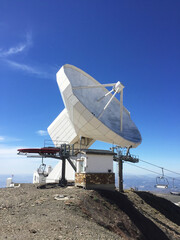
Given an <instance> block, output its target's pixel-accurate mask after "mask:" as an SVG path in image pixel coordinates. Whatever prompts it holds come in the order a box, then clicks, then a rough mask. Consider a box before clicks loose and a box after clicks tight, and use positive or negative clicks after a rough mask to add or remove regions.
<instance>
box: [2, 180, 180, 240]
mask: <svg viewBox="0 0 180 240" xmlns="http://www.w3.org/2000/svg"><path fill="white" fill-rule="evenodd" d="M164 201H165V202H164ZM0 223H1V224H0V240H4V239H12V240H15V239H17V240H21V239H23V240H24V239H26V240H29V239H32V240H36V239H40V240H43V239H52V240H58V239H63V240H66V239H74V240H75V239H78V240H84V239H87V240H88V239H90V240H92V239H93V240H94V239H108V240H111V239H149V240H152V239H153V240H155V239H158V240H159V239H162V240H166V239H172V240H173V239H180V208H179V207H177V206H175V204H173V203H171V202H169V201H167V200H165V199H162V198H159V197H157V196H155V195H152V194H150V193H146V192H131V191H129V192H125V193H124V194H120V193H118V192H108V191H93V190H84V189H82V188H75V187H73V186H69V187H66V188H61V187H59V186H57V185H54V186H52V185H47V186H44V187H43V186H38V185H33V184H22V185H21V186H20V187H19V188H14V189H10V188H8V189H7V188H5V189H0Z"/></svg>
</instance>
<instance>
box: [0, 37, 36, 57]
mask: <svg viewBox="0 0 180 240" xmlns="http://www.w3.org/2000/svg"><path fill="white" fill-rule="evenodd" d="M31 44H32V36H31V34H30V33H27V34H26V42H25V43H20V44H18V45H17V46H15V47H10V48H9V49H7V50H3V49H2V48H1V49H0V57H1V58H3V57H5V58H6V57H9V56H11V55H15V54H18V53H21V52H23V51H24V50H25V49H27V48H28V47H30V46H31Z"/></svg>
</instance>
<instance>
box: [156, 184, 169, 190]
mask: <svg viewBox="0 0 180 240" xmlns="http://www.w3.org/2000/svg"><path fill="white" fill-rule="evenodd" d="M155 187H156V188H161V189H166V188H168V185H167V184H166V185H165V184H156V185H155Z"/></svg>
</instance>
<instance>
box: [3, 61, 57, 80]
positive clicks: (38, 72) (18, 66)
mask: <svg viewBox="0 0 180 240" xmlns="http://www.w3.org/2000/svg"><path fill="white" fill-rule="evenodd" d="M6 63H7V64H8V65H9V66H11V67H13V68H14V69H17V70H21V71H23V72H26V73H30V74H32V75H36V76H37V77H40V78H48V79H49V78H54V76H55V74H51V73H48V72H45V71H41V70H39V69H37V68H36V67H32V66H28V65H26V64H22V63H18V62H15V61H11V60H6Z"/></svg>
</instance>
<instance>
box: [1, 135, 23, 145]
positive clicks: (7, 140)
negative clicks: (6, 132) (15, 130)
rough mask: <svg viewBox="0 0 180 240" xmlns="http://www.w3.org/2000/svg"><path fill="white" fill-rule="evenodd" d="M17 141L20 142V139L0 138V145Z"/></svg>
mask: <svg viewBox="0 0 180 240" xmlns="http://www.w3.org/2000/svg"><path fill="white" fill-rule="evenodd" d="M19 141H22V139H20V138H15V137H7V136H0V142H1V143H7V142H19Z"/></svg>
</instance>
